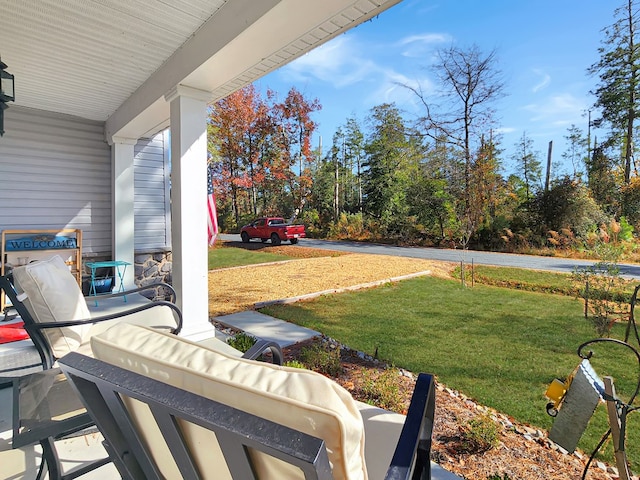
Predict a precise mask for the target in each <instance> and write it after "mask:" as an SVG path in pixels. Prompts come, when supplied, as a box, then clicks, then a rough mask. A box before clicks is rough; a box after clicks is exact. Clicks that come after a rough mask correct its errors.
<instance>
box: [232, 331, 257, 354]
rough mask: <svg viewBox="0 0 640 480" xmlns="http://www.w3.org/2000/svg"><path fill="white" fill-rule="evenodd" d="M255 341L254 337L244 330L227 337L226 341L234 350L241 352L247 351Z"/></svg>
mask: <svg viewBox="0 0 640 480" xmlns="http://www.w3.org/2000/svg"><path fill="white" fill-rule="evenodd" d="M256 342H257V339H256V337H254V336H252V335H249V334H247V333H245V332H240V333H237V334H235V335H234V336H232V337H229V338H227V343H228V344H229V345H231V346H232V347H233V348H235V349H236V350H240V351H241V352H246V351H248V350H249V349H250V348H251V347H253V345H254V343H256Z"/></svg>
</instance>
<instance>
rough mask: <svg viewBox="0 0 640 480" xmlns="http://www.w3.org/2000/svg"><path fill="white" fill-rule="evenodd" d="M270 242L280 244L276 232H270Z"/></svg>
mask: <svg viewBox="0 0 640 480" xmlns="http://www.w3.org/2000/svg"><path fill="white" fill-rule="evenodd" d="M271 243H272V244H273V245H276V246H277V245H280V237H279V236H278V234H277V233H272V234H271Z"/></svg>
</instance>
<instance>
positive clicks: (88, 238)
mask: <svg viewBox="0 0 640 480" xmlns="http://www.w3.org/2000/svg"><path fill="white" fill-rule="evenodd" d="M5 130H6V133H5V134H4V136H3V137H1V138H0V230H5V229H56V228H61V229H62V228H79V229H81V230H82V234H83V245H82V253H83V256H84V257H85V258H91V259H92V260H103V259H111V255H112V253H111V252H112V228H111V221H112V220H111V214H112V210H111V208H112V207H111V184H112V182H111V175H112V173H111V149H110V147H109V145H108V144H107V142H106V141H105V139H104V122H96V121H91V120H86V119H82V118H78V117H73V116H68V115H62V114H56V113H52V112H46V111H42V110H36V109H29V108H24V107H19V106H15V105H10V108H9V109H7V110H5ZM167 149H168V133H167V132H161V133H159V134H157V135H156V136H154V137H153V138H150V139H141V140H140V141H139V142H138V144H137V145H135V147H134V186H135V200H134V221H135V254H136V257H135V258H136V283H139V284H147V283H150V282H151V281H158V280H162V281H170V280H171V276H170V272H171V251H170V250H171V235H170V232H171V228H170V209H169V195H170V193H169V166H168V154H167V151H168V150H167Z"/></svg>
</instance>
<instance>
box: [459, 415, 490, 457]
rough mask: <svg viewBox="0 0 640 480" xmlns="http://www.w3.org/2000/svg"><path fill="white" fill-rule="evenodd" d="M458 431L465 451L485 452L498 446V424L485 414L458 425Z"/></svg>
mask: <svg viewBox="0 0 640 480" xmlns="http://www.w3.org/2000/svg"><path fill="white" fill-rule="evenodd" d="M460 432H461V434H462V448H463V450H464V451H466V452H486V451H487V450H491V449H492V448H494V447H497V446H498V438H499V437H498V435H499V433H498V426H497V425H496V423H495V422H494V421H493V420H492V419H491V418H490V417H488V416H486V415H482V416H479V417H476V418H474V419H472V420H469V421H468V422H467V423H465V424H464V425H462V426H461V427H460Z"/></svg>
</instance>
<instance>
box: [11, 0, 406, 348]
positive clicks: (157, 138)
mask: <svg viewBox="0 0 640 480" xmlns="http://www.w3.org/2000/svg"><path fill="white" fill-rule="evenodd" d="M398 1H399V0H357V1H356V0H328V1H323V2H312V1H302V2H301V1H298V0H265V1H260V2H255V1H251V0H218V1H196V0H189V1H183V2H177V3H172V2H169V3H165V2H156V1H153V0H136V1H134V2H101V1H96V2H89V3H87V2H81V1H79V0H77V1H76V0H73V1H71V2H66V3H64V4H59V3H58V2H53V1H51V2H49V1H47V2H39V1H38V2H36V1H28V2H20V1H13V0H12V1H10V2H8V3H5V4H4V5H3V11H2V15H0V31H1V32H2V42H1V43H0V44H1V48H2V50H1V51H0V56H1V59H2V61H3V62H4V63H5V64H6V65H7V66H8V67H7V71H8V72H10V73H11V74H13V75H14V76H15V101H14V102H9V103H8V104H7V106H8V107H9V108H8V109H7V110H5V111H4V130H5V134H4V136H3V137H0V179H2V187H1V188H0V202H1V203H2V209H1V211H0V229H2V230H4V229H16V228H78V229H81V230H82V231H83V234H84V247H83V252H82V253H83V257H84V259H85V260H87V259H93V258H99V259H111V260H114V259H117V260H119V261H124V262H128V263H131V264H135V262H136V255H137V254H138V253H139V251H142V250H145V249H146V250H145V251H152V252H155V251H158V252H161V253H166V252H170V255H171V260H172V261H171V262H170V266H171V273H170V277H171V283H172V284H173V286H174V288H175V289H176V291H177V293H178V305H179V306H180V308H181V309H182V311H183V314H184V317H185V319H186V321H185V325H184V329H183V335H185V336H188V337H191V338H194V339H198V338H201V337H202V336H206V335H209V334H210V329H211V326H210V323H209V317H208V311H207V227H206V225H207V208H206V197H207V185H206V182H207V175H206V162H207V105H208V104H209V103H210V102H214V101H216V100H218V99H221V98H224V97H225V96H226V95H228V94H229V93H231V92H233V91H235V90H237V89H239V88H241V87H243V86H245V85H247V84H249V83H251V82H253V81H254V80H257V79H258V78H260V77H262V76H263V75H265V74H266V73H269V72H271V71H273V70H275V69H277V68H278V67H280V66H282V65H285V64H286V63H288V62H290V61H292V60H294V59H296V58H298V57H299V56H301V55H303V54H305V53H306V52H308V51H310V50H312V49H313V48H315V47H317V46H319V45H321V44H322V43H324V42H326V41H328V40H330V39H331V38H333V37H335V36H337V35H339V34H341V33H343V32H345V31H347V30H348V29H350V28H353V27H355V26H357V25H358V24H360V23H361V22H364V21H366V20H369V19H371V18H373V17H375V16H376V15H378V14H380V13H382V12H383V11H384V10H385V9H387V8H389V7H391V6H393V5H394V4H396V3H398ZM153 149H155V151H160V153H161V154H162V156H163V158H164V165H163V166H164V170H160V169H159V168H158V167H157V166H156V164H153V165H152V164H150V163H145V161H146V160H147V159H146V156H151V153H152V150H153ZM163 150H166V151H163ZM150 152H151V153H150ZM140 157H142V160H139V158H140ZM134 160H136V161H139V165H138V164H135V163H134ZM169 163H170V165H169ZM169 171H170V176H169ZM154 179H157V182H156V183H153V182H154V181H155V180H154ZM154 249H155V250H154ZM4 260H5V259H2V261H3V262H4ZM135 273H136V272H135V270H134V269H133V268H132V269H128V270H127V271H126V275H125V278H124V283H125V285H127V286H132V285H133V283H134V276H135Z"/></svg>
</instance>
